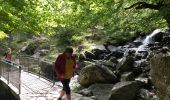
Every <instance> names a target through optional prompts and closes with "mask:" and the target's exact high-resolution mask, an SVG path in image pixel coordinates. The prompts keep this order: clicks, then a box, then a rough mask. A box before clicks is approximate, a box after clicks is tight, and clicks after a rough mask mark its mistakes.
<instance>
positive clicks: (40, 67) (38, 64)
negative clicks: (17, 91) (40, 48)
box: [38, 57, 41, 78]
mask: <svg viewBox="0 0 170 100" xmlns="http://www.w3.org/2000/svg"><path fill="white" fill-rule="evenodd" d="M38 67H39V68H40V69H41V67H40V58H39V57H38ZM40 69H39V72H38V75H39V78H40V76H41V75H40Z"/></svg>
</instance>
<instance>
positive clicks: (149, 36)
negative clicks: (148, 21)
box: [136, 29, 161, 53]
mask: <svg viewBox="0 0 170 100" xmlns="http://www.w3.org/2000/svg"><path fill="white" fill-rule="evenodd" d="M159 32H161V30H160V29H156V30H154V31H153V32H152V33H151V34H150V35H148V36H147V37H146V38H145V39H144V41H143V42H142V45H141V46H139V47H138V48H137V50H136V53H137V52H138V51H143V50H144V49H145V48H146V46H147V45H148V44H150V43H152V42H154V41H153V38H152V37H153V36H155V35H156V34H158V33H159Z"/></svg>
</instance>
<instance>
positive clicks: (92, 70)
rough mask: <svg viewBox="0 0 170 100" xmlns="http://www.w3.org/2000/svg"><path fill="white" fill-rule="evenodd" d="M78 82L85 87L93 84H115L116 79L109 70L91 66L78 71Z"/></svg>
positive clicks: (101, 66)
mask: <svg viewBox="0 0 170 100" xmlns="http://www.w3.org/2000/svg"><path fill="white" fill-rule="evenodd" d="M78 82H79V83H80V84H81V85H82V86H85V87H87V86H89V85H91V84H94V83H115V82H117V77H116V75H115V74H114V73H113V72H112V71H111V70H110V69H109V68H107V67H105V66H103V65H100V66H99V65H93V64H92V65H88V66H86V67H84V68H83V69H82V70H81V71H80V73H79V77H78Z"/></svg>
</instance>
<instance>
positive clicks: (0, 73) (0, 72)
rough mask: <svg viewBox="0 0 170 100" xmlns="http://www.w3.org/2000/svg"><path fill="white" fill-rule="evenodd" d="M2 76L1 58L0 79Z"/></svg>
mask: <svg viewBox="0 0 170 100" xmlns="http://www.w3.org/2000/svg"><path fill="white" fill-rule="evenodd" d="M1 76H2V62H1V58H0V78H1Z"/></svg>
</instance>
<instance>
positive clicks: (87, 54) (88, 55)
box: [84, 51, 96, 59]
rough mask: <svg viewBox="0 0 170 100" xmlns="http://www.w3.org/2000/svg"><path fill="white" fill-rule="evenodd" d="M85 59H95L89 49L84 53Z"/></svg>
mask: <svg viewBox="0 0 170 100" xmlns="http://www.w3.org/2000/svg"><path fill="white" fill-rule="evenodd" d="M84 55H85V57H86V59H87V58H88V59H96V56H95V55H94V54H93V53H92V52H89V51H85V53H84Z"/></svg>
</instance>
